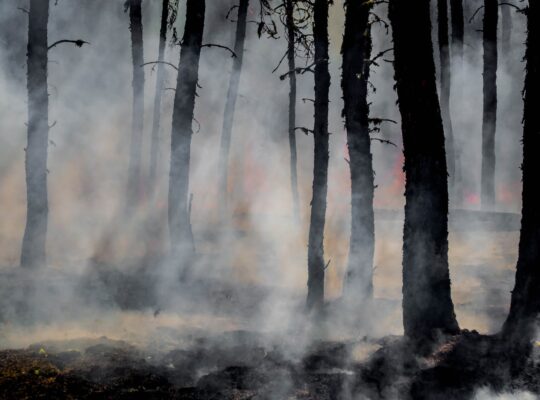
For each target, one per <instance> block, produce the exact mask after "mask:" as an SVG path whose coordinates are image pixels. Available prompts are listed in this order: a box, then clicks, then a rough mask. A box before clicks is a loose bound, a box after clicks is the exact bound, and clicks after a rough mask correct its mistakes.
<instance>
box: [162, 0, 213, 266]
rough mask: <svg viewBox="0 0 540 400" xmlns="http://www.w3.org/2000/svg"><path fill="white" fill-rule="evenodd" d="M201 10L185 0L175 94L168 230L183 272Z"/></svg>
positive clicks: (197, 2) (189, 239)
mask: <svg viewBox="0 0 540 400" xmlns="http://www.w3.org/2000/svg"><path fill="white" fill-rule="evenodd" d="M204 13H205V1H204V0H187V5H186V25H185V28H184V36H183V39H182V48H181V50H180V62H179V64H178V78H177V81H176V94H175V96H174V108H173V120H172V134H171V167H170V177H169V231H170V239H171V256H172V260H173V262H177V263H178V264H179V266H180V268H181V272H182V273H185V272H187V269H188V268H189V266H190V263H191V261H192V260H193V255H194V246H193V235H192V232H191V224H190V217H189V201H188V198H189V163H190V156H191V136H192V135H193V129H192V123H193V111H194V109H195V97H196V91H197V82H198V79H199V59H200V55H201V45H202V38H203V31H204Z"/></svg>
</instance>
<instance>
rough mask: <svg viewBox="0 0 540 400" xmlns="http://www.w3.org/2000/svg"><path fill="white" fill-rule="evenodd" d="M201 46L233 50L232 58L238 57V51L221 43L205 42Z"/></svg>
mask: <svg viewBox="0 0 540 400" xmlns="http://www.w3.org/2000/svg"><path fill="white" fill-rule="evenodd" d="M201 47H219V48H220V49H225V50H227V51H230V52H231V57H232V58H236V57H237V56H236V53H235V52H234V51H232V50H231V49H230V48H228V47H227V46H223V45H221V44H214V43H207V44H203V45H202V46H201Z"/></svg>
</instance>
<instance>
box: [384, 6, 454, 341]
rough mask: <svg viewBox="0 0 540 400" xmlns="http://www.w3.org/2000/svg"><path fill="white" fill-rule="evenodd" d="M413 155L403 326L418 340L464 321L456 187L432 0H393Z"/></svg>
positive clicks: (408, 151)
mask: <svg viewBox="0 0 540 400" xmlns="http://www.w3.org/2000/svg"><path fill="white" fill-rule="evenodd" d="M389 17H390V21H391V24H392V30H393V39H394V54H395V62H394V68H395V78H396V87H397V93H398V98H399V109H400V113H401V117H402V132H403V145H404V154H405V168H404V169H405V174H406V178H407V180H406V185H405V199H406V204H405V224H404V233H403V324H404V328H405V335H406V336H408V337H409V338H411V339H414V340H420V341H422V340H424V339H430V338H432V337H433V336H434V335H436V334H437V333H439V332H443V333H455V332H457V331H458V329H459V328H458V324H457V321H456V317H455V314H454V306H453V303H452V298H451V294H450V276H449V270H448V187H447V169H446V158H445V149H444V130H443V125H442V119H441V112H440V108H439V100H438V98H437V89H436V83H435V63H434V60H433V46H432V42H431V21H430V7H429V0H419V1H415V2H404V1H402V0H390V4H389Z"/></svg>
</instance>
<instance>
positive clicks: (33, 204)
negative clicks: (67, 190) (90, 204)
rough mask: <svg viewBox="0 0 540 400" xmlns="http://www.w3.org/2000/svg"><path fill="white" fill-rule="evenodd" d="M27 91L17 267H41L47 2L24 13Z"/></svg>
mask: <svg viewBox="0 0 540 400" xmlns="http://www.w3.org/2000/svg"><path fill="white" fill-rule="evenodd" d="M28 16H29V18H28V20H29V23H28V48H27V51H28V53H27V56H28V58H27V68H28V70H27V79H28V80H27V89H28V133H27V134H28V144H27V146H26V161H25V169H26V227H25V230H24V237H23V242H22V250H21V266H23V267H28V268H37V267H40V266H45V264H46V262H47V259H46V251H45V248H46V241H47V219H48V215H49V206H48V198H47V150H48V145H49V94H48V92H47V63H48V55H47V52H48V49H47V47H48V44H47V24H48V21H49V0H31V1H30V9H29V13H28Z"/></svg>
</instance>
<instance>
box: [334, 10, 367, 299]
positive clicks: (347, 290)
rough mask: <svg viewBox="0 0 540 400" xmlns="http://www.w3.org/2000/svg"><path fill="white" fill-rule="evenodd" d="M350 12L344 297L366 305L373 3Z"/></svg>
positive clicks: (346, 57) (343, 84) (345, 43)
mask: <svg viewBox="0 0 540 400" xmlns="http://www.w3.org/2000/svg"><path fill="white" fill-rule="evenodd" d="M346 8H347V10H346V13H345V36H344V37H343V46H342V54H343V76H342V80H341V87H342V89H343V101H344V110H343V114H344V116H345V127H346V128H347V146H348V149H349V168H350V172H351V238H350V244H349V262H348V267H347V272H346V275H345V281H344V282H343V291H344V293H343V294H344V296H345V297H346V298H348V299H354V301H355V302H362V301H363V300H367V299H371V298H372V297H373V253H374V249H375V226H374V212H373V196H374V190H375V188H374V179H373V160H372V155H371V138H370V131H369V104H368V101H367V95H368V80H369V67H370V62H369V60H370V58H371V49H372V44H371V26H370V24H369V16H370V12H371V9H372V3H370V2H363V1H358V0H356V1H348V2H347V3H346Z"/></svg>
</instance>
